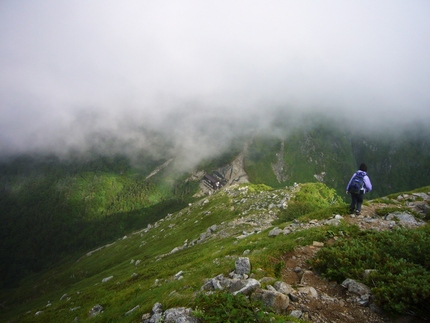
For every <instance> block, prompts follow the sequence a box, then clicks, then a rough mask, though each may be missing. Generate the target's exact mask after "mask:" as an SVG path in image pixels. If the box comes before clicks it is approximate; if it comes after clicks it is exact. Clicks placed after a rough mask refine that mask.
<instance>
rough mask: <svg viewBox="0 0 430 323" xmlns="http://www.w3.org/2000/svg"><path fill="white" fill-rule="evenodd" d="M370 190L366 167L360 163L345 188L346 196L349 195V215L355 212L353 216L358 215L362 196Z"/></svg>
mask: <svg viewBox="0 0 430 323" xmlns="http://www.w3.org/2000/svg"><path fill="white" fill-rule="evenodd" d="M371 190H372V183H371V182H370V178H369V176H367V166H366V164H364V163H362V164H361V165H360V168H359V169H358V171H356V172H355V173H354V175H352V177H351V179H350V180H349V183H348V185H347V186H346V194H351V204H350V206H349V214H354V210H355V214H356V215H360V212H361V205H362V204H363V196H364V194H365V193H366V192H370V191H371Z"/></svg>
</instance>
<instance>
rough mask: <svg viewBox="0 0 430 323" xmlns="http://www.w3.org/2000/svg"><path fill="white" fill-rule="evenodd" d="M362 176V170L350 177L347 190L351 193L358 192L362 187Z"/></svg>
mask: <svg viewBox="0 0 430 323" xmlns="http://www.w3.org/2000/svg"><path fill="white" fill-rule="evenodd" d="M364 176H365V174H364V173H362V172H360V173H358V172H357V173H355V176H354V178H353V179H352V181H351V184H350V185H349V191H350V192H351V193H354V194H360V191H361V190H362V189H363V187H364Z"/></svg>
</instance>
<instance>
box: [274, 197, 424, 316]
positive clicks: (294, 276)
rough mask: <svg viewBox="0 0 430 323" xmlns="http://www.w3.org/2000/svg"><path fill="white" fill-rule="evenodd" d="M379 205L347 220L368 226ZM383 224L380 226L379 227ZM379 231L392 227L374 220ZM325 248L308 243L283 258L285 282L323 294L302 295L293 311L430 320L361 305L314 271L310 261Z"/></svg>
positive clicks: (364, 208) (310, 313)
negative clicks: (393, 315)
mask: <svg viewBox="0 0 430 323" xmlns="http://www.w3.org/2000/svg"><path fill="white" fill-rule="evenodd" d="M377 208H378V206H377V205H372V206H367V207H363V210H362V215H361V216H359V217H351V216H345V220H346V221H347V222H348V223H351V224H358V225H360V227H363V225H364V226H365V227H366V226H367V225H366V224H367V222H366V221H365V219H366V217H367V218H371V217H374V211H375V209H377ZM375 225H376V226H379V227H375ZM368 226H369V227H370V226H372V228H373V229H376V230H385V229H388V228H389V226H387V225H386V223H384V221H374V222H371V223H369V224H368ZM320 248H321V247H318V246H313V245H312V246H305V247H297V248H296V250H294V251H293V252H290V253H287V254H285V255H284V257H283V261H284V262H285V267H284V270H283V272H282V275H283V279H282V280H283V281H284V282H286V283H287V284H290V285H292V286H295V287H296V288H297V287H313V288H314V289H315V290H316V291H317V293H318V295H319V297H318V298H312V297H309V296H308V295H300V294H298V296H299V300H298V301H296V302H290V309H291V310H299V311H301V312H302V313H303V315H302V317H301V318H302V319H305V320H308V321H311V322H333V323H335V322H338V323H340V322H351V323H352V322H395V323H412V322H420V323H421V322H429V321H428V320H425V319H421V318H417V317H413V316H403V317H395V318H393V317H389V316H387V315H385V314H384V313H382V312H381V311H380V310H378V309H377V308H376V307H372V309H371V308H370V307H365V306H361V305H360V304H358V303H357V302H356V301H355V296H356V295H353V294H350V293H349V292H348V291H347V289H346V288H344V287H342V286H341V285H340V284H337V283H336V282H332V281H328V280H326V279H324V278H323V277H321V276H319V275H318V274H316V273H314V272H313V271H312V268H310V267H309V264H308V262H307V260H308V259H311V258H313V257H314V256H315V254H316V252H317V251H318V250H319V249H320Z"/></svg>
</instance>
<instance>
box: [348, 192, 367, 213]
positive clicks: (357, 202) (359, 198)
mask: <svg viewBox="0 0 430 323" xmlns="http://www.w3.org/2000/svg"><path fill="white" fill-rule="evenodd" d="M363 195H364V194H362V193H358V194H355V193H351V204H350V205H349V211H350V213H353V212H354V209H355V210H356V211H357V212H360V211H361V205H362V204H363Z"/></svg>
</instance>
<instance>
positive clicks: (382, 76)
mask: <svg viewBox="0 0 430 323" xmlns="http://www.w3.org/2000/svg"><path fill="white" fill-rule="evenodd" d="M429 14H430V5H429V4H428V3H427V2H426V1H414V2H413V3H404V2H401V1H395V2H392V1H378V3H374V2H373V1H360V3H355V4H353V3H345V2H344V1H328V2H324V4H315V3H311V2H307V1H304V2H300V3H286V2H284V1H270V2H269V3H259V2H255V1H252V2H249V1H234V2H233V3H232V2H231V1H229V2H227V1H209V2H204V3H201V2H199V1H186V2H181V3H175V2H172V1H168V2H163V3H158V2H155V1H150V2H145V3H137V2H135V1H123V2H121V3H116V2H113V1H108V2H106V1H103V2H102V1H92V2H91V3H88V2H86V1H77V2H73V3H69V4H64V3H58V2H55V1H48V2H46V1H43V2H38V1H36V2H31V3H29V2H25V1H14V2H4V3H2V4H1V5H0V27H1V28H0V42H1V44H2V50H1V51H0V69H1V71H2V73H1V74H0V85H1V86H0V155H3V156H4V155H13V154H19V153H27V152H44V153H55V154H56V155H59V156H65V155H67V154H68V153H70V152H73V153H76V152H79V153H81V152H86V151H88V150H94V149H95V148H96V149H98V150H99V151H100V152H102V153H127V154H129V155H131V154H136V151H140V150H144V151H146V152H148V153H151V154H153V155H155V156H157V154H160V151H162V152H163V153H165V152H166V151H167V150H169V152H170V153H171V154H174V155H176V156H178V155H179V154H181V153H182V154H183V156H184V157H183V164H184V168H186V167H192V166H193V165H195V164H196V163H198V162H199V161H200V160H201V159H203V158H206V157H211V156H212V155H213V152H214V149H213V147H216V151H220V150H223V149H224V148H225V147H227V146H228V145H229V142H230V141H231V140H232V138H235V137H236V136H237V135H244V136H248V135H249V134H250V133H252V131H255V130H258V131H265V132H269V133H271V132H273V131H274V130H276V131H277V130H279V129H274V126H273V123H274V122H278V121H279V119H283V120H287V121H289V122H288V126H290V127H291V126H295V127H297V126H298V121H295V120H304V119H306V118H307V116H311V115H315V114H317V115H323V116H327V117H328V118H329V119H333V123H335V120H339V119H340V120H341V123H342V124H346V125H347V126H350V127H353V128H356V129H358V130H361V131H363V132H365V133H368V132H369V131H372V130H378V129H380V128H381V127H382V128H388V129H389V130H394V129H399V128H403V127H408V126H410V125H411V124H413V122H415V121H417V120H420V121H424V122H427V123H428V122H429V121H428V120H430V112H429V111H430V109H429V104H430V94H429V91H428V90H427V86H426V85H427V84H430V64H429V61H428V57H429V56H430V46H429V45H428V41H427V40H428V39H429V38H430V34H429V33H430V22H429V20H428V19H427V18H428V16H429ZM280 113H281V115H280ZM336 122H337V121H336ZM284 128H285V127H284ZM282 131H285V129H282ZM160 136H161V137H162V138H163V142H167V143H168V146H164V145H162V146H161V147H160V140H159V139H160Z"/></svg>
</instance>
